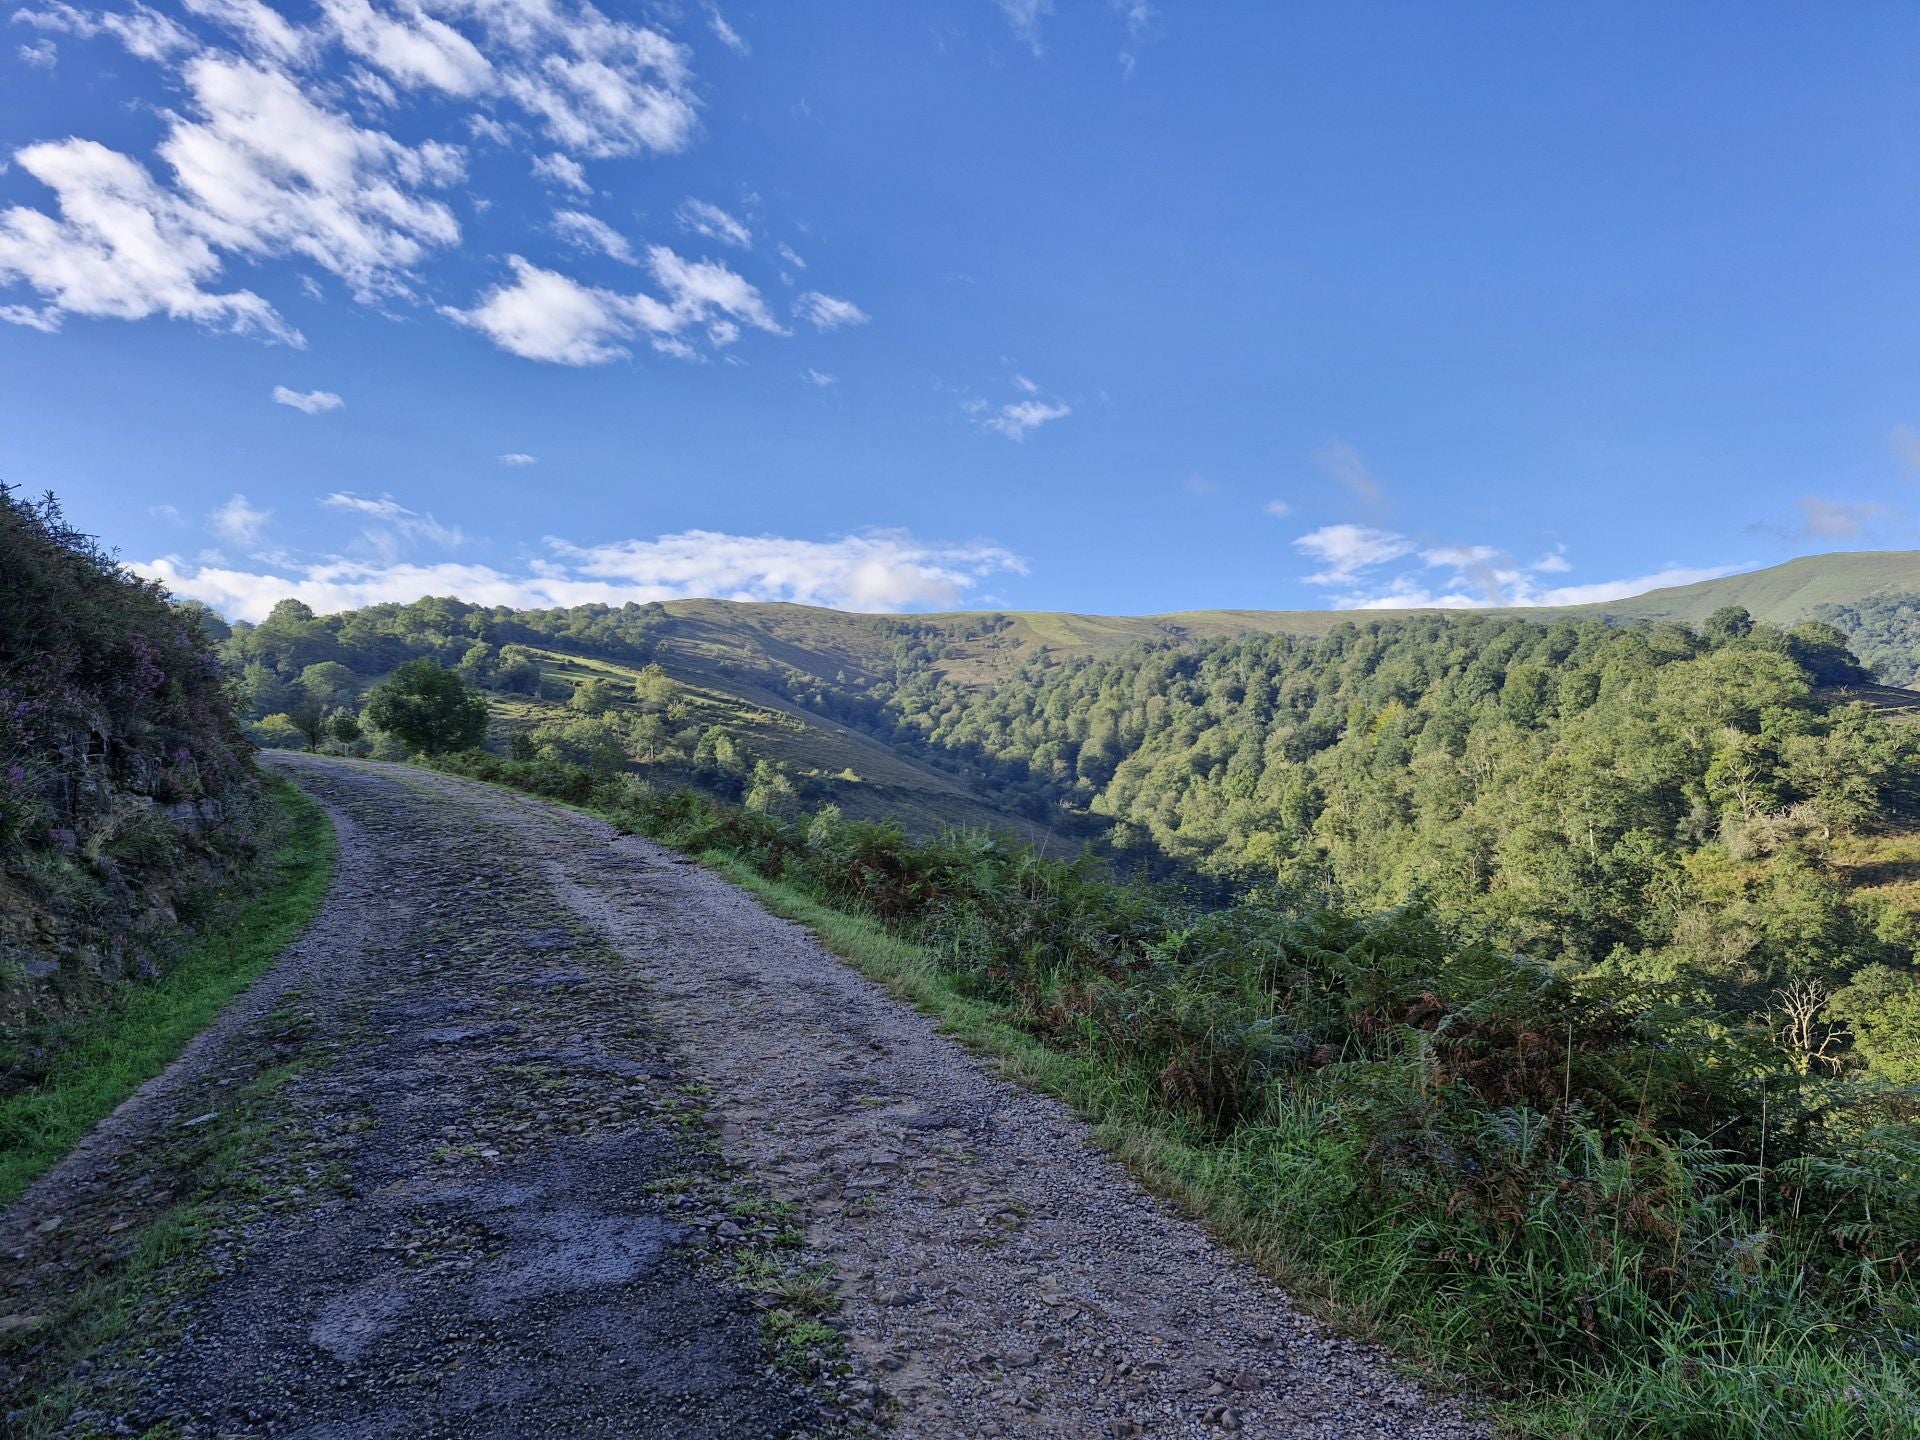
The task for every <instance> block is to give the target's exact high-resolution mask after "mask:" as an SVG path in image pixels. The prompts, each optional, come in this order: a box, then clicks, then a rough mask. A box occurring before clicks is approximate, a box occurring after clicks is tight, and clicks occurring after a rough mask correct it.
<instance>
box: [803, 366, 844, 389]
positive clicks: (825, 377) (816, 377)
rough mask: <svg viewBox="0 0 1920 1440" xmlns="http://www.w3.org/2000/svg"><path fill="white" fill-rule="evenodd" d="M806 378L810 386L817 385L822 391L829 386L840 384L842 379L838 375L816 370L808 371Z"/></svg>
mask: <svg viewBox="0 0 1920 1440" xmlns="http://www.w3.org/2000/svg"><path fill="white" fill-rule="evenodd" d="M806 377H807V383H808V384H810V385H817V386H819V387H820V388H821V389H822V390H824V389H826V388H827V386H829V385H833V384H836V383H838V381H839V379H840V377H839V376H838V375H829V374H827V372H826V371H824V370H814V369H811V368H810V369H808V370H807V371H806Z"/></svg>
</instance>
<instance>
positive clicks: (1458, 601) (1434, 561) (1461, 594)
mask: <svg viewBox="0 0 1920 1440" xmlns="http://www.w3.org/2000/svg"><path fill="white" fill-rule="evenodd" d="M1293 543H1294V547H1295V548H1296V549H1298V550H1300V551H1302V552H1303V553H1305V554H1307V555H1310V556H1312V557H1313V558H1314V559H1316V560H1318V561H1320V562H1321V563H1322V564H1324V565H1325V566H1326V568H1325V569H1324V570H1322V571H1320V572H1319V573H1317V574H1314V575H1308V576H1306V577H1304V578H1305V579H1306V581H1307V583H1309V584H1312V585H1338V586H1343V587H1347V589H1346V593H1344V594H1342V595H1338V596H1336V597H1334V600H1333V607H1334V608H1335V609H1336V610H1428V609H1439V610H1477V609H1487V608H1493V607H1515V608H1530V607H1534V606H1542V605H1591V604H1599V603H1602V602H1604V601H1609V600H1620V599H1624V598H1626V597H1627V596H1630V595H1640V594H1644V593H1645V592H1646V591H1648V590H1653V589H1658V588H1660V587H1663V586H1667V585H1690V584H1692V583H1694V582H1695V581H1697V580H1712V579H1715V578H1717V577H1719V576H1721V575H1730V574H1732V573H1733V572H1734V571H1736V570H1739V569H1742V568H1744V567H1742V566H1739V565H1721V566H1706V567H1702V566H1684V565H1676V566H1670V567H1668V568H1667V569H1664V570H1659V571H1655V572H1654V573H1652V574H1649V575H1637V576H1633V577H1630V578H1626V579H1620V580H1600V581H1594V582H1591V583H1588V584H1583V585H1559V586H1543V585H1541V584H1540V580H1539V577H1540V576H1542V575H1546V574H1563V573H1565V572H1566V571H1568V570H1570V569H1572V565H1571V563H1570V562H1569V561H1568V560H1567V558H1566V554H1565V547H1564V546H1560V547H1556V548H1555V549H1554V550H1553V551H1552V552H1551V553H1550V554H1548V555H1546V556H1543V557H1542V558H1541V559H1539V560H1536V561H1535V562H1533V563H1532V564H1531V565H1523V564H1519V563H1517V562H1515V561H1514V560H1513V558H1512V557H1511V556H1509V555H1508V554H1507V553H1506V552H1504V551H1502V550H1501V549H1499V548H1498V547H1497V546H1493V545H1431V546H1426V547H1422V546H1420V545H1418V544H1416V543H1415V542H1414V541H1413V540H1412V539H1410V538H1409V537H1408V536H1405V535H1400V534H1396V533H1395V532H1393V531H1391V530H1378V529H1373V528H1371V527H1369V526H1365V525H1325V526H1322V527H1321V528H1320V529H1318V530H1313V531H1310V532H1308V533H1307V534H1305V535H1302V536H1300V537H1299V538H1298V539H1296V540H1295V541H1294V542H1293ZM1409 557H1417V558H1418V559H1419V561H1420V568H1419V569H1415V570H1407V571H1402V572H1400V573H1398V574H1394V575H1390V576H1388V577H1386V578H1384V579H1382V578H1377V577H1373V576H1370V574H1369V572H1371V571H1374V570H1377V569H1379V568H1380V567H1381V566H1384V565H1388V564H1391V563H1392V562H1394V561H1396V560H1405V559H1408V558H1409ZM1435 570H1442V571H1451V572H1452V573H1451V574H1450V575H1447V576H1445V577H1444V578H1442V579H1440V580H1439V581H1437V582H1436V581H1434V580H1433V579H1431V578H1430V577H1429V575H1428V573H1427V572H1431V571H1435Z"/></svg>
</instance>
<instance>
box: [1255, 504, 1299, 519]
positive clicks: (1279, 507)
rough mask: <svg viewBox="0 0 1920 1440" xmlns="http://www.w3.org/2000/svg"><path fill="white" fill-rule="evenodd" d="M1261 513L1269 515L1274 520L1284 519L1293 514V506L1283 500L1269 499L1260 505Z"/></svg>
mask: <svg viewBox="0 0 1920 1440" xmlns="http://www.w3.org/2000/svg"><path fill="white" fill-rule="evenodd" d="M1260 513H1261V514H1262V515H1271V516H1272V517H1273V518H1274V519H1276V520H1284V519H1286V518H1287V516H1289V515H1291V514H1293V506H1291V505H1289V504H1288V503H1287V502H1286V501H1284V500H1269V501H1267V503H1266V504H1264V505H1262V506H1261V507H1260Z"/></svg>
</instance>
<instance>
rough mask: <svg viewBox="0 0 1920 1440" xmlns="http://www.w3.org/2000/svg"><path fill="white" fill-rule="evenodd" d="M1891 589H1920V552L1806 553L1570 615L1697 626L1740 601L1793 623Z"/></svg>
mask: <svg viewBox="0 0 1920 1440" xmlns="http://www.w3.org/2000/svg"><path fill="white" fill-rule="evenodd" d="M1892 591H1906V592H1911V591H1920V550H1854V551H1845V552H1841V553H1838V554H1832V555H1803V556H1801V557H1800V558H1799V559H1797V560H1789V561H1787V562H1786V564H1784V565H1774V566H1770V567H1769V568H1767V569H1765V570H1749V571H1746V572H1744V573H1743V574H1739V575H1724V576H1722V577H1721V578H1720V579H1718V580H1703V581H1701V582H1700V583H1698V584H1696V585H1676V586H1674V587H1672V588H1671V589H1666V590H1651V591H1648V592H1647V593H1646V594H1645V595H1636V596H1634V597H1633V598H1631V599H1628V600H1611V601H1608V602H1607V603H1605V604H1602V605H1586V606H1579V607H1575V609H1574V611H1573V612H1572V613H1579V614H1598V615H1609V616H1618V617H1620V618H1623V619H1629V620H1681V621H1685V622H1686V623H1688V624H1696V625H1697V624H1698V623H1699V622H1701V621H1702V620H1705V619H1706V618H1707V616H1709V615H1711V614H1712V613H1713V612H1714V611H1715V610H1718V609H1720V608H1721V607H1723V606H1727V605H1738V606H1740V607H1741V608H1742V609H1744V610H1746V611H1747V612H1748V613H1750V614H1751V615H1752V616H1753V618H1754V619H1756V620H1766V621H1770V622H1771V623H1773V624H1775V625H1791V624H1793V623H1794V622H1795V621H1797V620H1804V619H1806V618H1807V617H1809V616H1812V615H1814V614H1815V613H1816V612H1817V611H1819V610H1821V609H1822V608H1823V607H1826V606H1831V605H1848V604H1852V603H1853V602H1855V601H1857V600H1860V599H1863V598H1865V597H1866V596H1869V595H1880V594H1886V593H1888V592H1892Z"/></svg>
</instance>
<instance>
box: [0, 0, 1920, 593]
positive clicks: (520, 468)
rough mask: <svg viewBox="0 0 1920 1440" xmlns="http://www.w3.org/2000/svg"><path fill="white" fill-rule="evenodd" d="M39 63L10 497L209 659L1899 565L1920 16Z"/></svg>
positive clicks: (1828, 14)
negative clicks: (213, 607)
mask: <svg viewBox="0 0 1920 1440" xmlns="http://www.w3.org/2000/svg"><path fill="white" fill-rule="evenodd" d="M9 14H10V23H9V24H8V25H7V26H6V28H5V31H4V39H5V41H6V45H5V49H4V51H0V156H4V157H5V159H6V168H5V169H4V171H0V319H4V320H6V321H9V322H11V323H6V324H0V422H3V423H0V478H5V479H6V480H8V481H9V482H11V483H14V484H16V485H20V486H22V487H24V488H26V489H27V490H30V491H38V490H42V489H49V488H50V489H53V490H55V491H57V492H58V493H59V494H60V495H61V496H62V497H63V499H64V500H65V502H66V503H67V506H68V509H69V512H70V513H71V515H72V516H73V518H74V519H75V520H76V521H78V522H79V523H80V524H82V525H83V526H85V527H86V528H89V529H92V530H95V531H97V532H98V533H99V534H100V535H101V536H102V537H103V538H104V539H105V540H107V541H108V542H109V543H111V544H113V545H115V546H117V547H119V549H120V550H121V551H122V553H123V554H124V555H125V556H126V558H128V559H129V560H130V561H132V562H135V563H136V564H138V565H139V566H141V567H142V568H143V569H146V570H147V571H149V573H153V574H157V575H160V576H161V577H163V578H164V579H166V580H167V582H168V583H169V584H170V585H171V586H172V587H173V588H174V589H175V590H176V591H177V592H178V593H181V594H185V595H195V596H199V597H201V598H204V599H207V600H209V601H211V602H213V603H215V604H217V605H219V606H220V607H221V608H223V609H225V610H227V611H228V612H229V613H232V614H237V615H252V616H257V615H258V614H260V613H263V612H264V610H265V608H266V607H268V606H269V605H271V603H272V602H273V600H274V599H276V598H278V597H279V596H280V595H282V594H287V593H297V594H300V595H301V596H302V597H303V598H306V599H308V600H309V601H310V602H311V603H314V604H315V605H316V606H317V607H318V608H321V609H335V608H340V607H342V606H344V605H349V604H357V603H363V602H365V601H368V600H374V599H405V598H412V596H414V595H417V594H420V593H425V592H432V593H457V594H462V595H465V596H468V597H469V598H473V599H480V600H489V601H496V602H501V603H517V604H553V603H573V602H576V601H582V600H609V601H618V600H621V599H626V598H634V599H649V598H665V597H668V596H673V595H683V594H719V595H728V596H743V597H744V596H755V597H764V598H784V599H798V600H805V601H810V602H813V603H824V604H835V605H842V606H848V607H852V608H859V609H927V608H952V607H962V606H966V607H979V606H1003V607H1008V608H1016V607H1017V608H1033V609H1072V610H1082V611H1104V612H1136V613H1137V612H1150V611H1163V610H1172V609H1184V608H1197V607H1211V606H1236V607H1259V608H1309V607H1311V608H1318V607H1322V606H1329V605H1336V606H1354V605H1366V604H1384V603H1396V602H1397V603H1441V604H1450V605H1468V604H1484V603H1499V602H1509V603H1512V602H1520V603H1542V602H1554V601H1559V600H1566V599H1590V598H1604V597H1605V596H1608V595H1617V594H1621V593H1629V592H1631V591H1634V590H1637V589H1644V588H1647V586H1648V585H1649V584H1651V583H1660V581H1662V580H1669V581H1671V580H1681V579H1689V578H1698V577H1700V576H1702V575H1706V574H1712V573H1719V572H1722V571H1724V570H1726V569H1729V568H1735V567H1744V566H1751V565H1759V564H1769V563H1773V562H1775V561H1778V560H1780V559H1784V558H1786V557H1788V556H1790V555H1795V554H1806V553H1813V552H1819V551H1826V550H1835V549H1849V548H1904V547H1907V546H1910V545H1912V544H1914V537H1915V521H1914V519H1913V514H1912V512H1913V508H1914V506H1915V502H1916V499H1917V498H1920V496H1917V495H1916V488H1915V486H1916V477H1920V389H1917V387H1916V382H1917V381H1920V365H1916V347H1915V339H1916V336H1920V283H1917V280H1920V198H1917V197H1920V184H1917V182H1920V174H1916V168H1917V164H1920V147H1917V146H1916V143H1915V141H1916V138H1917V137H1920V124H1917V123H1916V122H1917V121H1920V87H1916V86H1915V85H1914V84H1913V83H1912V80H1911V75H1910V73H1909V72H1910V68H1911V57H1912V56H1913V55H1914V54H1915V53H1920V7H1915V6H1913V5H1911V4H1871V3H1861V4H1849V5H1845V6H1834V5H1813V4H1808V5H1792V6H1789V5H1771V4H1756V5H1748V6H1739V7H1735V6H1727V5H1722V4H1712V5H1705V4H1700V5H1694V4H1671V3H1663V4H1647V5H1633V4H1606V5H1597V4H1596V5H1590V6H1583V5H1573V4H1566V5H1552V6H1542V5H1537V4H1483V5H1475V6H1437V5H1428V4H1415V3H1404V4H1378V5H1376V4H1365V3H1352V0H1343V3H1337V4H1287V3H1279V0H1274V3H1264V0H1263V3H1214V4H1207V5H1199V4H1179V3H1175V0H1152V3H1142V0H1051V3H1049V0H927V3H914V4H887V3H878V0H866V3H854V0H815V3H810V4H805V5H799V4H791V3H786V4H770V3H765V0H762V3H761V4H759V5H757V6H755V5H749V4H745V3H740V0H720V3H719V4H718V5H717V6H716V5H709V4H703V3H697V0H683V3H675V4H658V5H649V4H645V3H637V0H630V3H625V4H618V5H613V4H609V5H605V6H603V7H602V8H599V9H596V8H594V7H593V6H592V5H588V4H585V3H581V0H413V3H397V0H321V3H314V0H299V3H292V4H288V3H281V4H279V5H278V6H277V8H276V7H275V6H272V5H269V4H267V3H264V0H167V3H152V4H150V5H149V4H147V3H133V4H131V5H130V6H129V5H120V6H118V7H117V8H109V9H93V8H89V7H88V6H86V5H84V4H81V3H78V0H75V3H72V4H69V3H67V0H24V3H23V4H22V5H21V6H20V8H18V9H16V10H12V11H10V12H9Z"/></svg>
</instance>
